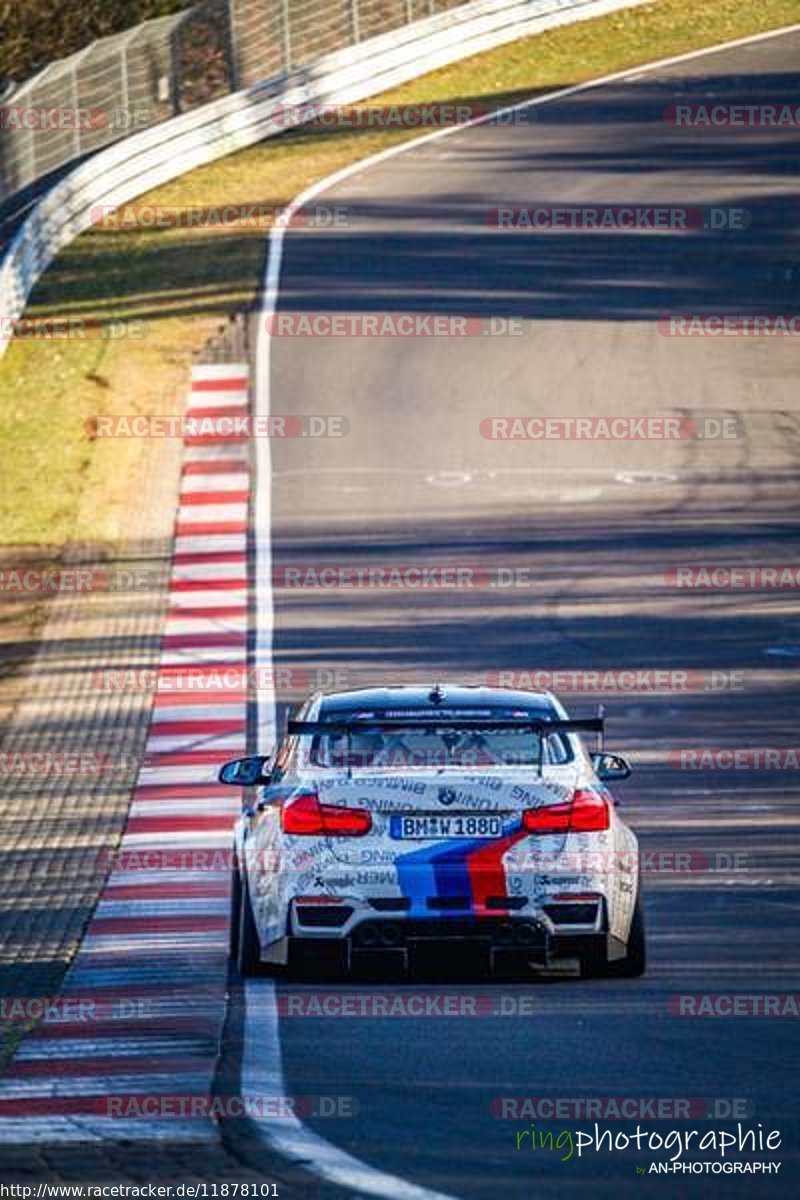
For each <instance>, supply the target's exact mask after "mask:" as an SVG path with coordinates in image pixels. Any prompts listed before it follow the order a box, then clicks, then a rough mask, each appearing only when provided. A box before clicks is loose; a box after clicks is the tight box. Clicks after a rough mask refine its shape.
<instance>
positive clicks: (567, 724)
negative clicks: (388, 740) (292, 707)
mask: <svg viewBox="0 0 800 1200" xmlns="http://www.w3.org/2000/svg"><path fill="white" fill-rule="evenodd" d="M604 725H605V719H604V718H603V717H585V718H581V719H578V720H575V721H573V720H563V721H562V720H557V721H542V720H530V721H529V720H526V719H525V718H520V719H519V720H506V721H500V720H492V719H489V720H486V721H476V720H473V719H472V718H470V719H468V720H464V719H462V718H460V717H442V718H440V719H438V720H431V718H430V717H419V718H414V717H401V718H392V717H389V718H385V717H384V718H381V719H378V718H374V719H373V718H371V717H370V718H369V719H368V720H361V719H357V720H355V721H293V720H290V721H289V724H288V726H287V733H288V734H289V736H290V737H310V736H314V735H316V734H325V733H343V734H348V733H354V732H355V731H356V730H363V729H368V730H373V731H375V732H376V733H383V732H384V731H386V730H388V729H421V730H424V731H425V732H426V733H435V732H438V731H439V730H442V729H452V730H456V731H458V732H461V731H464V732H467V733H468V732H471V731H473V732H476V733H478V732H480V733H488V732H490V731H491V732H496V731H498V730H510V729H516V730H520V729H522V730H525V731H526V732H528V733H596V734H599V735H600V736H602V734H603V730H604Z"/></svg>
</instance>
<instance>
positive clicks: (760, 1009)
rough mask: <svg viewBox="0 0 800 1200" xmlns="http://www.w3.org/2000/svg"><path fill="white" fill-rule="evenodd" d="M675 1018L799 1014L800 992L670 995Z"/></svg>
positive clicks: (668, 1002) (670, 1009) (787, 1015)
mask: <svg viewBox="0 0 800 1200" xmlns="http://www.w3.org/2000/svg"><path fill="white" fill-rule="evenodd" d="M667 1009H668V1011H669V1012H670V1013H671V1014H672V1016H673V1017H797V1016H800V995H798V994H797V993H794V994H793V993H787V992H716V993H709V992H706V993H690V994H685V993H683V994H678V995H674V996H670V997H669V1000H668V1001H667Z"/></svg>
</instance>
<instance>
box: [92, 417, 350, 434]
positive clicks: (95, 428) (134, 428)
mask: <svg viewBox="0 0 800 1200" xmlns="http://www.w3.org/2000/svg"><path fill="white" fill-rule="evenodd" d="M85 429H86V432H87V433H88V434H89V436H90V437H92V438H182V439H187V438H189V439H191V438H201V439H203V438H208V439H211V440H215V441H216V440H231V441H234V440H236V441H245V440H249V439H250V438H342V437H347V435H348V434H349V433H350V422H349V421H348V419H347V417H344V416H340V415H335V414H330V415H327V416H323V415H321V414H313V413H303V414H295V415H293V416H277V415H273V416H268V417H267V416H264V417H258V416H254V417H251V416H249V415H247V414H244V415H242V416H237V415H236V414H235V413H229V412H228V413H226V411H225V410H224V409H222V410H220V411H219V412H217V411H215V410H209V411H208V413H207V414H205V415H204V414H203V413H202V412H200V413H198V414H197V415H194V416H164V415H161V416H150V417H146V416H134V415H131V416H119V417H113V416H95V417H90V418H89V419H88V420H87V421H86V423H85Z"/></svg>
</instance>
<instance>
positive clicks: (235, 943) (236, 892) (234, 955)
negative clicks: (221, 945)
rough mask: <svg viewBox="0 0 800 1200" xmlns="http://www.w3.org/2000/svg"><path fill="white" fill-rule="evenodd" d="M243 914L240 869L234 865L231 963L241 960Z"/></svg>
mask: <svg viewBox="0 0 800 1200" xmlns="http://www.w3.org/2000/svg"><path fill="white" fill-rule="evenodd" d="M241 913H242V880H241V877H240V875H239V868H238V867H237V866H236V865H234V868H233V871H232V872H231V913H230V923H229V926H228V957H229V958H230V960H231V962H237V960H238V958H239V922H240V921H241V919H242V917H241Z"/></svg>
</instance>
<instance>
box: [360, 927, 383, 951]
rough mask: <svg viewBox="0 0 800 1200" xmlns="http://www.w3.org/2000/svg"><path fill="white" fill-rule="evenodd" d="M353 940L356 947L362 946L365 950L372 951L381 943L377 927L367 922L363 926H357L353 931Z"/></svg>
mask: <svg viewBox="0 0 800 1200" xmlns="http://www.w3.org/2000/svg"><path fill="white" fill-rule="evenodd" d="M354 940H355V942H356V944H357V945H359V946H363V947H364V949H365V950H373V949H375V947H376V946H379V945H380V942H381V938H380V934H379V932H378V928H377V926H376V925H373V924H372V923H371V922H369V921H368V922H367V923H366V924H365V925H359V927H358V929H356V931H355V935H354Z"/></svg>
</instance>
